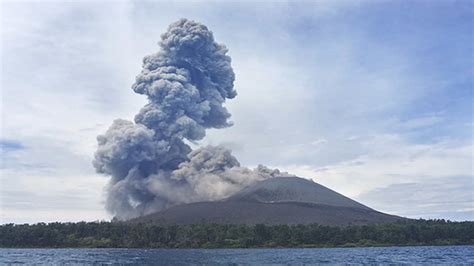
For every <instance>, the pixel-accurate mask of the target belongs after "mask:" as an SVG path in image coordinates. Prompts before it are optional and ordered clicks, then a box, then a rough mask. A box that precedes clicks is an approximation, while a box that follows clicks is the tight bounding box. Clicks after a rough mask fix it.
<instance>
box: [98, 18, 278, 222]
mask: <svg viewBox="0 0 474 266" xmlns="http://www.w3.org/2000/svg"><path fill="white" fill-rule="evenodd" d="M159 46H160V51H158V52H157V53H155V54H152V55H149V56H146V57H145V58H144V59H143V69H142V71H141V73H140V74H139V75H138V76H137V78H136V81H135V83H134V84H133V85H132V89H133V90H134V91H135V92H136V93H138V94H143V95H146V96H147V98H148V104H147V105H145V106H144V107H143V108H142V109H141V110H140V111H139V113H138V114H137V115H136V116H135V119H134V120H135V121H134V122H131V121H127V120H122V119H117V120H115V121H114V122H113V124H112V125H111V126H110V128H109V129H108V130H107V132H106V133H105V134H103V135H99V136H98V137H97V141H98V148H97V151H96V153H95V158H94V161H93V165H94V167H95V168H96V171H97V172H98V173H102V174H106V175H110V176H111V179H110V182H109V185H108V187H107V201H106V208H107V210H108V211H109V212H110V213H111V214H113V215H114V216H115V217H117V218H118V219H129V218H133V217H137V216H141V215H145V214H149V213H152V212H156V211H159V210H162V209H164V208H167V207H169V206H172V205H176V204H180V203H189V202H195V201H204V200H218V199H222V198H225V197H227V196H230V195H231V194H232V193H234V192H237V191H238V190H240V189H241V188H243V187H245V186H247V185H250V184H252V183H253V182H256V181H258V180H262V179H266V178H270V177H273V176H277V175H279V174H280V173H279V171H278V170H271V169H268V168H266V167H264V166H259V167H257V168H256V169H253V170H251V169H248V168H245V167H241V166H240V164H239V162H238V160H237V159H236V158H235V157H234V156H232V154H231V151H230V150H227V149H225V148H223V147H212V146H207V147H203V148H200V149H196V150H194V151H192V149H191V148H190V146H189V145H187V144H186V142H185V141H186V140H188V141H198V140H201V139H202V138H204V136H205V135H206V129H207V128H225V127H229V126H231V125H232V124H231V123H230V122H229V121H228V119H229V118H230V114H229V112H228V111H227V109H226V108H225V107H224V106H223V104H224V102H225V101H226V99H232V98H234V97H235V96H236V95H237V93H236V91H235V90H234V79H235V75H234V72H233V70H232V67H231V58H230V57H229V56H228V55H227V48H226V47H225V46H224V45H221V44H218V43H217V42H215V40H214V37H213V34H212V32H211V31H209V30H208V29H207V27H206V26H204V25H202V24H200V23H197V22H194V21H191V20H187V19H181V20H179V21H177V22H175V23H173V24H171V25H170V26H169V28H168V31H167V32H166V33H164V34H163V35H162V36H161V41H160V43H159Z"/></svg>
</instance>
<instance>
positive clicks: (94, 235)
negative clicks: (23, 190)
mask: <svg viewBox="0 0 474 266" xmlns="http://www.w3.org/2000/svg"><path fill="white" fill-rule="evenodd" d="M472 244H474V222H451V221H445V220H421V219H420V220H405V221H400V222H396V223H386V224H371V225H351V226H344V227H332V226H321V225H318V224H309V225H264V224H257V225H237V224H205V223H202V224H192V225H162V224H156V223H144V224H134V223H126V222H78V223H59V222H54V223H37V224H31V225H30V224H4V225H0V247H2V248H78V247H80V248H253V247H357V246H363V247H366V246H407V245H472Z"/></svg>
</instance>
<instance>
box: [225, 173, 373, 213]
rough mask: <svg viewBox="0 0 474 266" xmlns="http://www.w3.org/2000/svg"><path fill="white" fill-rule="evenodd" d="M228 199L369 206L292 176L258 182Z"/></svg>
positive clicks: (312, 182) (353, 206) (365, 207)
mask: <svg viewBox="0 0 474 266" xmlns="http://www.w3.org/2000/svg"><path fill="white" fill-rule="evenodd" d="M228 200H232V201H256V202H262V203H278V202H306V203H314V204H322V205H329V206H338V207H350V208H361V209H367V210H370V208H369V207H367V206H365V205H362V204H360V203H358V202H357V201H354V200H351V199H350V198H348V197H346V196H343V195H341V194H339V193H337V192H335V191H333V190H331V189H329V188H327V187H325V186H322V185H320V184H318V183H316V182H314V181H310V180H307V179H303V178H298V177H293V176H291V177H276V178H271V179H267V180H264V181H261V182H258V183H256V184H255V185H253V186H249V187H247V188H244V189H243V190H241V191H239V192H237V193H236V194H235V195H233V196H231V197H230V198H228Z"/></svg>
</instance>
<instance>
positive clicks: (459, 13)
mask: <svg viewBox="0 0 474 266" xmlns="http://www.w3.org/2000/svg"><path fill="white" fill-rule="evenodd" d="M0 6H1V24H0V26H1V28H0V30H1V46H0V50H1V72H0V73H1V75H0V79H1V83H0V84H1V94H0V102H1V107H0V119H1V120H0V125H1V127H0V160H1V161H0V204H1V205H0V223H2V224H3V223H36V222H51V221H82V220H85V221H94V220H108V219H110V218H111V217H110V215H109V214H107V213H106V211H105V210H104V199H105V190H104V186H105V185H106V184H107V182H108V179H109V177H107V176H103V175H100V174H97V173H95V171H94V169H93V166H92V163H91V161H92V159H93V154H94V151H95V149H96V147H97V142H96V136H97V135H98V134H102V133H104V132H105V130H106V129H107V128H108V127H109V126H110V124H111V123H112V121H113V120H114V119H116V118H123V119H129V120H132V119H133V116H134V115H135V114H136V113H137V112H138V110H139V109H140V108H141V107H142V106H143V105H144V104H145V103H146V98H145V97H143V96H141V95H138V94H135V93H134V92H133V91H132V89H131V85H132V84H133V82H134V79H135V77H136V76H137V75H138V74H139V72H140V71H141V63H142V58H143V57H144V56H146V55H149V54H152V53H154V52H156V51H158V48H159V47H158V45H157V42H158V41H159V39H160V35H161V34H162V33H164V32H165V31H166V29H167V27H168V25H169V24H170V23H172V22H174V21H176V20H178V19H179V18H183V17H184V18H188V19H192V20H196V21H198V22H201V23H203V24H205V25H206V26H208V27H209V29H211V30H212V31H213V33H214V37H215V39H216V40H217V41H218V42H219V43H223V44H225V45H226V46H227V47H228V49H229V55H230V56H231V57H232V65H233V68H234V71H235V73H236V81H235V89H236V90H237V93H238V96H237V97H236V98H235V99H232V100H230V101H228V102H227V103H226V106H227V108H228V109H229V111H230V113H231V114H232V118H231V120H232V121H233V123H234V126H232V127H229V128H226V129H219V130H208V132H207V136H206V138H205V139H204V140H202V141H200V142H199V143H197V144H196V146H203V145H207V144H212V145H223V146H226V147H228V148H231V149H232V150H233V154H234V155H235V156H236V157H237V158H238V159H239V160H240V162H241V164H242V165H245V166H249V167H254V166H256V165H258V164H263V165H267V166H269V167H275V168H279V169H280V170H281V171H287V172H290V173H293V174H296V175H298V176H301V177H304V178H308V179H312V180H314V181H316V182H318V183H320V184H322V185H325V186H327V187H329V188H331V189H333V190H336V191H338V192H340V193H342V194H344V195H346V196H349V197H351V198H353V199H355V200H357V201H359V202H361V203H363V204H366V205H368V206H369V207H372V208H374V209H376V210H379V211H383V212H387V213H390V214H396V215H401V216H405V217H410V218H442V219H450V220H457V221H460V220H474V173H473V158H474V155H473V153H474V150H473V146H472V140H473V136H474V131H473V94H472V93H473V92H472V91H473V85H474V84H473V70H474V69H473V66H474V55H473V23H472V21H473V17H474V14H473V10H474V8H473V4H472V2H471V1H467V0H465V1H447V0H445V1H355V0H354V1H299V2H296V1H292V2H285V1H274V2H270V1H268V2H266V1H241V2H237V1H235V2H218V1H215V2H211V1H207V2H203V1H181V2H165V1H157V2H144V1H102V2H90V1H65V2H58V1H51V2H46V1H41V2H40V1H34V2H26V1H15V2H14V1H2V2H1V4H0Z"/></svg>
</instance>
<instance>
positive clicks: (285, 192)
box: [131, 177, 404, 225]
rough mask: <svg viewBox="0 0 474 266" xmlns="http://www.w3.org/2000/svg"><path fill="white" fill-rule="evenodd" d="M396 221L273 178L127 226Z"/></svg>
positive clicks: (315, 188) (304, 184)
mask: <svg viewBox="0 0 474 266" xmlns="http://www.w3.org/2000/svg"><path fill="white" fill-rule="evenodd" d="M400 219H404V218H401V217H398V216H394V215H389V214H385V213H381V212H378V211H375V210H372V209H370V208H369V207H367V206H365V205H362V204H360V203H358V202H356V201H354V200H351V199H349V198H347V197H345V196H343V195H341V194H339V193H337V192H335V191H333V190H330V189H328V188H326V187H324V186H322V185H320V184H317V183H315V182H313V181H309V180H306V179H302V178H298V177H277V178H272V179H267V180H264V181H261V182H258V183H256V184H254V185H252V186H250V187H247V188H245V189H243V190H242V191H240V192H238V193H236V194H235V195H233V196H231V197H229V198H227V199H225V200H221V201H215V202H197V203H190V204H183V205H178V206H174V207H171V208H169V209H166V210H163V211H161V212H157V213H153V214H150V215H146V216H143V217H139V218H136V219H133V220H131V222H157V223H164V224H192V223H199V222H206V223H225V224H259V223H263V224H309V223H318V224H321V225H348V224H371V223H384V222H393V221H396V220H400Z"/></svg>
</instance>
